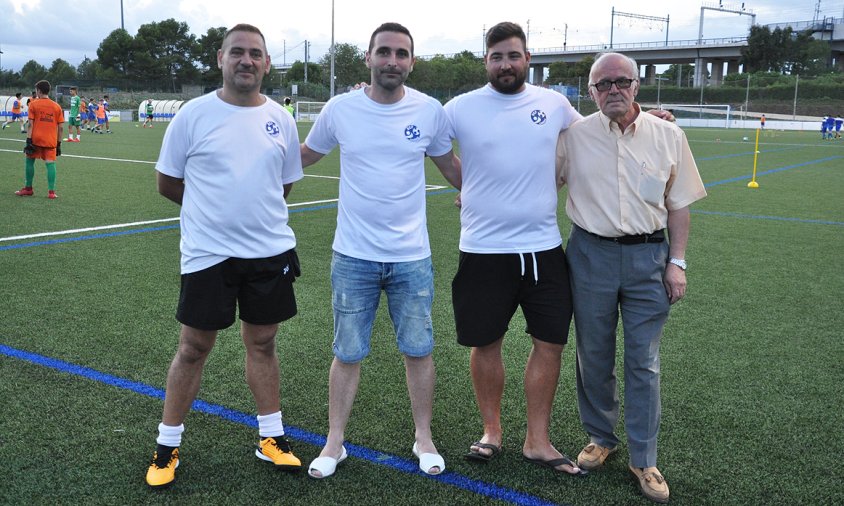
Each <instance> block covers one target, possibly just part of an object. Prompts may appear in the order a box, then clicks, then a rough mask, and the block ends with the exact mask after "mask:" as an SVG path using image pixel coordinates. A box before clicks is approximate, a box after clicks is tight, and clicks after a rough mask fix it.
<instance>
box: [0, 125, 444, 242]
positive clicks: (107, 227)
mask: <svg viewBox="0 0 844 506" xmlns="http://www.w3.org/2000/svg"><path fill="white" fill-rule="evenodd" d="M6 140H10V141H14V142H23V141H22V140H18V139H6ZM0 152H5V153H18V152H19V151H18V150H12V149H0ZM62 156H64V157H69V158H85V159H89V160H106V161H112V162H129V163H146V164H155V163H156V162H148V161H144V160H128V159H121V158H103V157H97V156H81V155H62ZM305 177H315V178H323V179H335V180H339V179H340V178H339V177H337V176H321V175H317V174H305ZM443 188H448V187H447V186H441V185H425V189H426V190H442V189H443ZM334 202H337V199H326V200H312V201H310V202H297V203H295V204H288V207H302V206H311V205H316V204H330V203H334ZM171 221H179V218H178V217H176V218H164V219H160V220H149V221H135V222H132V223H117V224H114V225H103V226H100V227H87V228H76V229H73V230H59V231H56V232H41V233H38V234H27V235H16V236H10V237H0V242H3V241H21V240H27V239H37V238H39V237H55V236H59V235H71V234H81V233H84V232H98V231H101V230H114V229H118V228H129V227H139V226H144V225H154V224H156V223H166V222H171Z"/></svg>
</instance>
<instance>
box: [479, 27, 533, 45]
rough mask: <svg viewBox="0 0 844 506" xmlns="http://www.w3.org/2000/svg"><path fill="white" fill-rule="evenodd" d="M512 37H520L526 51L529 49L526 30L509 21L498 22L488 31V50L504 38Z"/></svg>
mask: <svg viewBox="0 0 844 506" xmlns="http://www.w3.org/2000/svg"><path fill="white" fill-rule="evenodd" d="M512 37H518V38H519V39H520V40H521V41H522V46H523V47H524V49H525V51H527V37H526V36H525V31H524V30H522V27H521V26H519V25H517V24H516V23H511V22H509V21H503V22H501V23H498V24H497V25H495V26H493V27H492V28H490V29H489V31H487V32H486V48H487V51H489V48H490V47H492V46H494V45H496V44H498V43H499V42H501V41H502V40H507V39H509V38H512Z"/></svg>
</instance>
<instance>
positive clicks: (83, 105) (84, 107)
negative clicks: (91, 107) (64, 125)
mask: <svg viewBox="0 0 844 506" xmlns="http://www.w3.org/2000/svg"><path fill="white" fill-rule="evenodd" d="M79 112H83V113H84V112H88V104H86V103H85V101H84V100H80V101H79Z"/></svg>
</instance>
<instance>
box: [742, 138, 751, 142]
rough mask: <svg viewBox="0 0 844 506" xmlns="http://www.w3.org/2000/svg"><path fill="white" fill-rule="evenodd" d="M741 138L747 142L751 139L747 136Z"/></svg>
mask: <svg viewBox="0 0 844 506" xmlns="http://www.w3.org/2000/svg"><path fill="white" fill-rule="evenodd" d="M741 140H743V141H745V142H747V141H749V140H750V139H748V138H747V137H742V138H741Z"/></svg>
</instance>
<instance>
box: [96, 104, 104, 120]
mask: <svg viewBox="0 0 844 506" xmlns="http://www.w3.org/2000/svg"><path fill="white" fill-rule="evenodd" d="M105 113H106V112H105V106H103V105H102V104H100V106H99V107H98V108H97V119H105Z"/></svg>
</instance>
